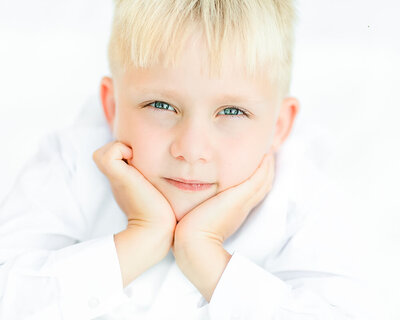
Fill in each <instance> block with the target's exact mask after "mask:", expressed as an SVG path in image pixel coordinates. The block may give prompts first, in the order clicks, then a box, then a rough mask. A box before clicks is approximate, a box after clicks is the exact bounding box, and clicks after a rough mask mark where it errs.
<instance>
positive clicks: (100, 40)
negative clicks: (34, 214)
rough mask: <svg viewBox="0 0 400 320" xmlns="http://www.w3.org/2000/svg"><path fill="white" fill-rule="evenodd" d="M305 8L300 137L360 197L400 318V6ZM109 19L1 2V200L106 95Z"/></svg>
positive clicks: (330, 174) (65, 7)
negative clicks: (52, 141)
mask: <svg viewBox="0 0 400 320" xmlns="http://www.w3.org/2000/svg"><path fill="white" fill-rule="evenodd" d="M298 8H299V14H300V20H299V24H298V27H297V32H296V33H297V40H296V49H295V57H294V59H295V60H294V75H293V83H292V95H293V96H295V97H297V98H298V99H299V100H300V103H301V111H300V114H299V116H298V119H297V120H296V121H297V123H296V125H295V129H294V132H293V134H296V132H299V133H300V132H301V133H302V134H304V136H305V137H307V141H308V142H309V145H310V148H309V149H307V150H304V152H306V153H309V154H310V156H312V157H313V158H314V159H315V161H316V163H317V164H318V166H319V168H320V169H321V170H323V171H324V172H325V173H326V178H327V179H332V181H335V184H336V185H337V186H338V188H343V190H344V192H345V193H346V194H348V196H349V199H351V201H352V202H351V204H350V203H349V206H348V207H351V208H355V210H348V212H346V214H349V221H350V220H351V221H353V222H355V223H356V224H358V225H359V229H357V231H355V236H359V239H362V240H360V241H365V246H364V249H365V250H366V252H367V256H368V259H366V261H365V271H364V272H365V277H367V278H369V280H370V281H371V283H373V284H374V286H375V287H376V290H379V291H381V292H382V300H386V301H387V308H386V309H385V310H382V317H381V319H400V311H398V310H397V309H396V308H395V302H398V301H399V300H400V288H399V287H400V280H399V275H398V270H400V258H399V257H400V228H399V226H400V196H399V191H400V188H399V181H400V169H399V167H400V165H399V164H400V151H399V149H400V148H399V145H400V143H399V140H400V103H399V97H398V95H399V91H400V80H399V75H400V44H399V38H400V37H399V30H400V22H399V19H398V13H399V12H400V4H399V2H398V1H396V0H382V1H372V0H369V1H365V0H353V1H351V0H347V1H345V0H335V1H332V0H319V1H316V0H299V1H298ZM111 17H112V1H111V0H107V1H106V0H86V1H80V0H70V1H62V2H61V1H50V0H36V1H28V0H22V1H12V0H6V1H5V0H1V1H0V71H1V76H0V93H1V95H0V146H1V149H0V198H2V197H3V196H4V195H5V194H6V192H7V191H8V190H9V188H11V186H12V183H13V181H14V179H15V177H16V174H17V173H18V171H19V170H20V168H21V167H22V165H23V164H24V163H25V162H26V161H28V159H29V157H30V156H31V155H32V154H33V152H34V151H35V149H36V147H37V143H38V141H39V139H40V138H41V137H42V136H43V135H44V134H45V133H47V132H49V131H51V130H53V129H57V128H59V127H62V126H65V125H67V124H69V123H70V122H71V121H72V120H73V118H74V117H75V116H76V114H77V113H78V111H79V109H80V108H81V107H82V105H83V104H84V103H85V101H86V100H87V99H88V98H89V97H90V96H93V95H98V90H99V83H100V79H101V77H102V76H103V75H107V74H108V66H107V61H106V46H107V41H108V37H109V33H110V23H111ZM331 200H332V199H331ZM346 205H347V204H343V208H345V207H346Z"/></svg>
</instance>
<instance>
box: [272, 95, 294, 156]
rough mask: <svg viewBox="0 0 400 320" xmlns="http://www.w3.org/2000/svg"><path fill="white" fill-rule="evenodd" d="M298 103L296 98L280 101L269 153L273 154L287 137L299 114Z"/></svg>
mask: <svg viewBox="0 0 400 320" xmlns="http://www.w3.org/2000/svg"><path fill="white" fill-rule="evenodd" d="M299 108H300V103H299V101H298V100H297V99H296V98H293V97H289V98H285V99H283V101H282V104H281V108H280V111H279V115H278V119H277V122H276V126H275V133H274V137H273V141H272V145H271V149H272V150H271V151H272V152H273V153H275V152H276V151H278V149H279V147H280V146H281V145H282V144H283V142H284V141H285V140H286V138H287V137H288V135H289V133H290V131H291V130H292V126H293V122H294V119H295V118H296V115H297V113H298V112H299Z"/></svg>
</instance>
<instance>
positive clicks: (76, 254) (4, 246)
mask: <svg viewBox="0 0 400 320" xmlns="http://www.w3.org/2000/svg"><path fill="white" fill-rule="evenodd" d="M78 119H80V121H79V122H76V124H75V125H74V126H72V127H69V128H64V129H62V130H58V131H57V132H54V133H52V134H49V135H47V136H46V137H45V138H44V139H43V140H42V142H41V144H40V149H39V150H38V152H37V153H36V155H35V156H34V157H33V158H32V159H30V160H29V161H28V162H27V163H26V165H25V167H24V168H23V170H22V171H21V173H20V174H19V176H18V178H17V180H16V182H15V185H14V186H13V188H12V189H11V191H10V193H9V194H8V195H7V196H6V197H5V198H4V200H3V202H2V203H1V204H0V319H7V320H17V319H18V320H20V319H30V320H33V319H51V320H58V319H60V320H61V319H63V320H79V319H101V320H111V319H174V320H176V319H210V320H223V319H280V320H283V319H293V320H294V319H296V320H298V319H324V320H327V319H374V316H373V315H372V313H371V312H372V310H367V306H373V305H374V301H373V300H372V299H371V298H370V296H369V294H368V292H367V290H365V289H364V284H363V283H362V282H360V281H359V279H357V270H358V268H360V267H362V266H358V265H357V260H353V261H351V263H348V261H350V260H348V259H351V257H354V256H357V252H355V251H351V250H353V248H352V246H351V245H350V243H351V239H345V240H344V242H345V243H348V244H349V246H348V247H349V248H348V249H349V250H348V251H345V250H344V247H345V246H342V245H341V244H342V243H343V239H342V241H339V240H338V241H337V242H335V241H336V239H334V240H333V243H334V244H335V243H337V246H336V245H332V246H325V245H324V243H325V242H324V241H323V239H324V237H323V236H324V235H326V234H329V231H332V230H329V227H328V228H326V226H324V225H321V224H318V223H317V221H319V220H318V219H315V217H320V216H321V215H323V214H324V212H315V211H313V208H314V207H313V205H311V204H310V205H305V204H304V203H305V202H301V201H299V199H300V198H302V197H304V193H305V191H304V190H303V188H302V187H299V184H298V183H300V185H302V184H305V182H306V181H304V180H303V179H304V177H303V176H302V175H301V174H300V173H299V172H300V171H299V170H301V169H303V170H306V169H307V168H306V167H307V165H308V166H310V164H307V161H304V160H302V159H301V157H300V155H301V153H300V152H299V150H302V148H303V146H302V144H301V143H302V142H301V141H300V140H296V137H291V138H290V139H291V140H290V141H291V143H289V142H288V143H287V144H286V145H285V146H284V147H283V148H282V149H281V151H280V152H279V154H278V155H277V162H276V177H275V181H274V185H273V189H272V190H271V192H270V193H269V194H268V195H267V196H266V197H265V199H264V200H263V201H262V202H261V203H260V204H259V205H258V206H256V207H255V208H254V209H253V210H252V212H250V214H249V216H248V218H247V219H246V221H245V222H244V224H243V225H242V226H241V227H240V228H239V230H238V231H237V232H236V233H235V234H233V235H232V236H231V237H230V238H228V239H227V240H226V242H225V243H224V247H225V249H226V250H227V251H228V252H230V253H231V254H233V256H232V258H231V260H230V261H229V263H228V265H227V267H226V269H225V271H224V272H223V274H222V277H221V279H220V281H219V283H218V284H217V287H216V289H215V291H214V294H213V296H212V299H211V301H210V303H207V302H206V301H205V299H204V298H203V297H202V296H201V294H200V293H199V292H198V291H197V289H196V288H195V287H194V286H193V285H192V284H191V283H190V282H189V281H188V280H187V279H186V278H185V277H184V275H183V274H182V272H181V271H180V269H179V268H178V266H177V265H176V263H175V261H174V257H173V255H172V251H171V250H170V251H169V253H168V255H167V256H166V257H165V259H163V260H162V261H161V262H160V263H158V264H157V265H155V266H153V267H152V268H150V269H149V270H147V271H146V272H144V273H143V274H142V275H140V276H139V277H138V278H136V279H135V280H134V281H133V282H132V283H131V284H130V285H129V286H127V287H126V288H123V285H122V278H121V273H120V267H119V261H118V256H117V252H116V248H115V245H114V237H113V235H114V234H116V233H118V232H120V231H122V230H124V229H125V226H126V223H127V220H126V216H125V215H124V213H123V212H122V211H121V210H120V208H119V207H118V205H117V203H116V202H115V200H114V198H113V196H112V192H111V189H110V186H109V183H108V180H107V179H106V178H105V176H104V175H103V174H102V173H101V172H100V171H99V170H98V168H97V167H96V165H95V163H94V162H93V160H92V154H93V152H94V150H96V149H97V148H99V147H100V146H102V145H104V144H105V143H107V142H109V141H111V140H112V136H111V133H110V131H109V128H108V127H107V124H106V122H105V120H104V117H103V116H102V114H101V107H100V105H99V101H98V100H97V99H95V100H94V101H93V102H92V103H90V104H88V105H87V106H86V108H84V109H83V113H82V114H81V115H80V116H79V117H78ZM307 172H308V174H307V179H311V182H310V181H307V183H314V184H315V186H316V190H315V192H316V193H317V194H318V190H317V189H319V188H320V187H319V185H318V181H320V180H319V179H320V178H318V171H317V170H315V171H313V172H314V173H313V174H310V173H309V172H310V171H307ZM295 178H296V179H297V181H299V180H300V182H296V179H295ZM332 201H333V200H332ZM327 206H329V203H327ZM328 225H329V224H328ZM324 228H325V229H324ZM335 236H337V235H335ZM344 236H345V234H344ZM330 239H331V238H330Z"/></svg>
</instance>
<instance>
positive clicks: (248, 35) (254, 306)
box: [0, 0, 365, 320]
mask: <svg viewBox="0 0 400 320" xmlns="http://www.w3.org/2000/svg"><path fill="white" fill-rule="evenodd" d="M294 19H295V11H294V6H293V3H292V1H289V0H287V1H272V0H264V1H254V0H251V1H250V0H248V1H211V0H210V1H189V0H187V1H179V0H162V1H156V0H131V1H130V0H120V1H116V7H115V16H114V23H113V30H112V35H111V38H110V44H109V62H110V69H111V73H112V77H104V78H103V79H102V82H101V87H100V96H101V104H102V108H103V112H104V119H105V123H102V124H99V125H81V126H78V125H77V126H74V127H72V128H70V129H69V130H62V131H60V132H58V134H57V135H51V136H49V138H48V139H47V140H46V141H45V143H44V144H43V145H42V148H41V150H39V152H38V154H37V156H36V158H35V159H33V161H32V162H31V163H30V164H28V165H27V167H26V168H25V170H24V171H23V173H22V174H21V175H20V176H19V179H18V181H17V184H16V186H14V188H13V190H12V192H11V193H10V194H9V195H8V196H7V197H6V199H5V201H4V202H3V204H2V207H1V221H0V222H1V224H0V225H1V229H0V230H1V239H0V245H1V246H0V248H1V255H0V258H1V263H2V264H3V265H2V266H1V277H2V281H1V288H2V290H1V292H2V300H1V313H0V315H1V316H2V317H1V318H4V319H74V320H75V319H93V318H96V317H100V319H125V318H127V319H128V318H129V319H131V318H132V319H144V318H146V319H218V320H219V319H316V318H317V319H347V318H350V317H353V318H354V317H359V318H360V319H361V315H360V313H359V312H361V311H360V310H357V308H356V307H355V304H354V302H353V301H349V297H351V298H353V297H354V296H353V295H354V292H357V291H354V290H355V288H354V287H353V282H352V280H351V279H347V276H346V274H342V273H339V272H336V271H337V270H335V268H334V267H333V266H332V267H329V268H326V269H325V268H323V267H322V266H323V264H322V263H321V262H320V261H318V259H316V258H315V257H312V255H310V256H308V257H306V256H305V255H303V254H304V252H306V251H304V250H305V249H304V248H303V247H301V246H300V247H299V244H301V237H298V236H297V235H298V234H301V233H300V229H301V227H302V221H303V220H302V214H303V213H304V212H301V210H299V209H298V208H295V205H294V204H293V202H290V201H289V199H288V195H287V194H286V192H287V190H288V188H289V186H288V182H285V181H286V180H285V179H287V176H289V173H286V176H285V173H284V172H285V171H284V170H287V169H285V167H284V166H283V165H282V164H283V163H284V162H283V161H281V162H279V161H277V164H275V161H276V160H277V159H279V158H278V157H277V152H278V149H279V148H280V147H281V146H282V144H283V142H284V141H285V139H286V138H287V137H288V135H289V133H290V131H291V128H292V125H293V123H294V119H295V117H296V115H297V113H298V109H299V102H298V101H297V100H296V99H295V98H291V97H288V90H289V85H290V78H291V77H290V70H291V61H292V46H293V25H294ZM275 158H276V159H275ZM287 159H288V158H286V164H287V163H288V160H287ZM92 160H93V162H92ZM293 160H294V159H293V158H291V159H290V161H293ZM278 168H279V172H278V170H277V169H278ZM286 172H288V171H286ZM21 198H22V199H23V201H21ZM295 209H296V210H295ZM296 236H297V237H296ZM292 239H293V240H292ZM242 252H243V253H242ZM313 258H314V260H313ZM325 267H326V265H325ZM357 294H359V292H357ZM363 319H365V316H364V315H363Z"/></svg>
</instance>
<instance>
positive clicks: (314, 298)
mask: <svg viewBox="0 0 400 320" xmlns="http://www.w3.org/2000/svg"><path fill="white" fill-rule="evenodd" d="M311 230H312V229H310V228H304V229H302V230H299V231H298V232H297V233H296V234H294V235H291V236H290V237H289V238H288V239H287V241H286V242H284V246H283V247H281V248H280V250H278V252H277V253H276V254H274V255H273V256H272V257H268V258H267V259H266V261H265V263H263V264H261V265H259V264H257V263H255V262H253V261H251V260H250V259H249V258H247V257H246V256H245V255H244V254H242V253H241V252H239V251H234V252H233V254H232V257H231V259H230V261H229V262H228V264H227V266H226V268H225V270H224V272H223V274H222V276H221V278H220V280H219V282H218V284H217V286H216V288H215V290H214V293H213V295H212V297H211V300H210V303H209V304H208V310H209V311H208V312H209V314H210V319H212V320H217V319H218V320H224V319H243V320H244V319H270V320H289V319H290V320H292V319H293V320H311V319H313V320H315V319H321V320H322V319H323V320H328V319H329V320H330V319H335V320H336V319H341V320H342V319H360V320H361V319H362V320H365V319H370V320H372V319H378V318H379V317H377V316H376V315H377V309H376V305H375V304H374V300H373V299H374V295H373V294H372V292H371V288H369V287H368V286H367V285H366V284H365V283H364V282H362V281H361V279H358V278H356V277H351V276H350V275H349V273H346V272H344V269H345V268H339V267H338V266H339V265H344V264H346V260H344V261H343V258H344V256H341V255H340V253H338V252H335V251H334V250H331V251H330V250H329V248H325V249H321V250H323V251H324V252H325V255H327V256H330V260H329V261H324V257H323V255H322V254H321V255H319V246H318V245H316V246H313V245H312V244H310V241H311V243H312V236H310V235H311ZM314 243H315V239H314ZM335 259H338V260H337V263H336V265H335V264H334V261H335ZM339 261H340V262H339ZM353 262H354V261H353ZM323 265H326V266H327V267H326V268H323V267H322V266H323ZM328 266H329V267H328ZM336 267H337V268H336ZM339 269H341V270H342V271H343V272H340V271H338V272H332V270H339Z"/></svg>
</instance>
